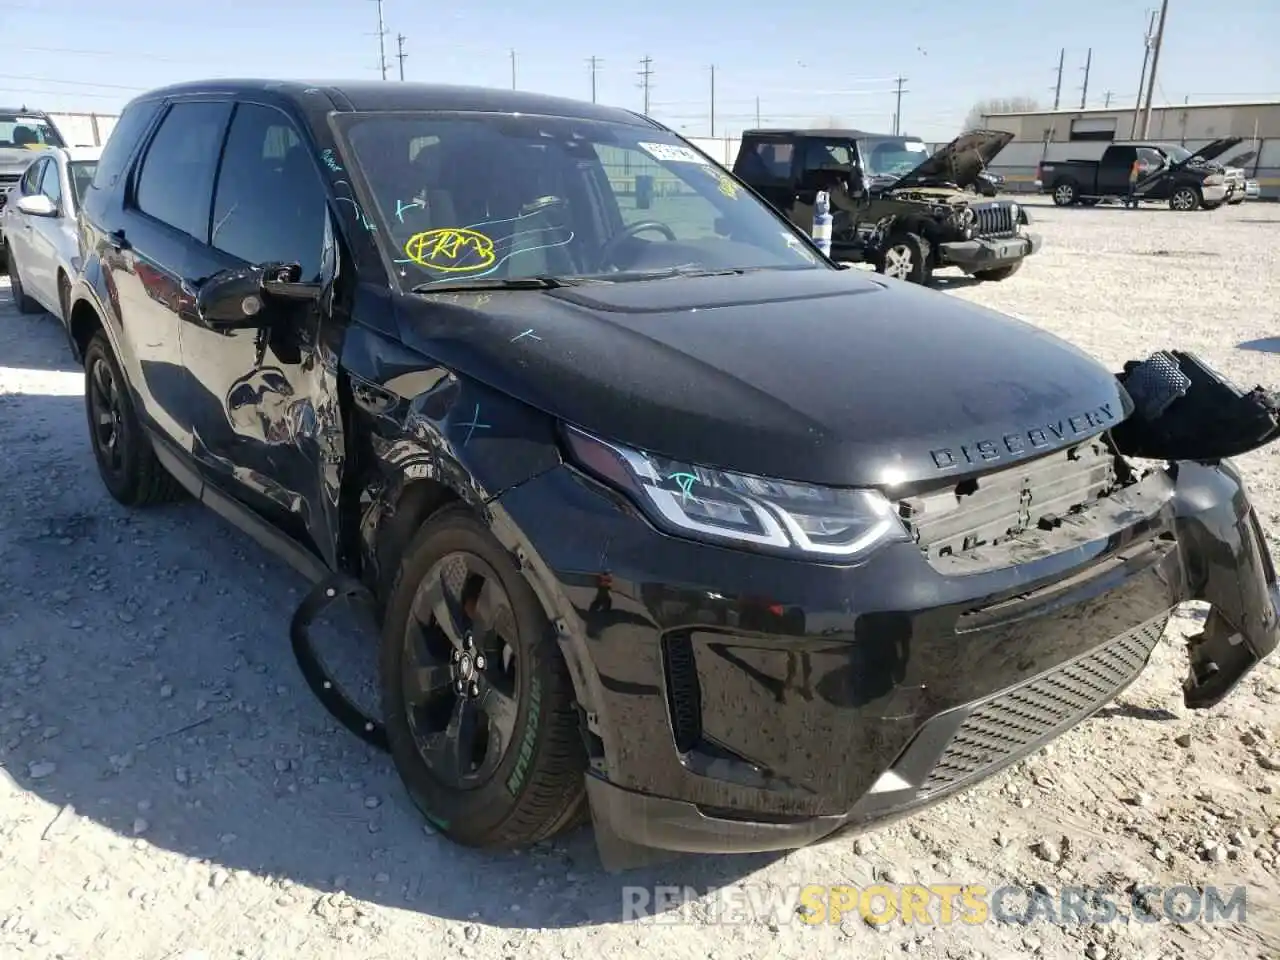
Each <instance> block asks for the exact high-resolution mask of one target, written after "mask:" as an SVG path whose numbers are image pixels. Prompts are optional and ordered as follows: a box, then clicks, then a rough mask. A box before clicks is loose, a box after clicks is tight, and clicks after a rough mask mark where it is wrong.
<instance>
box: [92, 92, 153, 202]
mask: <svg viewBox="0 0 1280 960" xmlns="http://www.w3.org/2000/svg"><path fill="white" fill-rule="evenodd" d="M159 109H160V104H158V103H156V102H155V101H144V102H141V103H132V104H130V105H129V106H127V107H125V109H124V113H122V114H120V119H119V120H117V121H116V125H115V126H114V127H113V128H112V129H111V133H110V135H109V136H108V137H107V143H106V145H105V146H104V147H103V148H102V155H101V156H100V157H99V158H98V169H97V171H96V172H95V173H94V176H93V189H95V190H104V189H110V188H111V187H114V186H115V185H116V181H117V180H119V179H120V174H121V173H123V172H124V168H125V165H126V164H127V163H128V162H129V158H130V157H131V156H133V150H134V147H136V146H137V145H138V140H139V139H140V138H141V137H142V135H143V134H144V133H146V131H147V128H148V127H149V126H151V119H152V117H154V116H155V115H156V111H157V110H159Z"/></svg>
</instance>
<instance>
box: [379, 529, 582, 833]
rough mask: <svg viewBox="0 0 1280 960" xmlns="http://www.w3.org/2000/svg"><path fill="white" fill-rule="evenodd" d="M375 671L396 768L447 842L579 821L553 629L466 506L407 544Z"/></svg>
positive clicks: (577, 751)
mask: <svg viewBox="0 0 1280 960" xmlns="http://www.w3.org/2000/svg"><path fill="white" fill-rule="evenodd" d="M446 597H447V598H448V599H445V598H446ZM379 674H380V683H381V689H382V706H383V711H382V712H383V717H384V722H385V723H386V729H387V739H388V742H389V745H390V748H391V756H392V758H393V760H394V761H395V765H396V769H397V771H398V772H399V774H400V777H401V779H402V781H403V782H404V784H405V787H406V788H407V790H408V793H409V796H410V798H411V799H412V801H413V803H414V804H415V805H416V806H417V807H418V809H419V810H420V811H421V812H422V814H423V815H424V816H425V817H426V818H427V820H429V821H430V822H431V823H433V824H434V825H435V826H436V827H437V828H438V829H439V830H440V831H441V832H442V833H444V835H445V836H447V837H449V839H451V840H453V841H454V842H456V843H459V844H462V845H464V846H470V847H507V848H511V847H523V846H527V845H529V844H532V843H536V842H538V841H539V840H544V839H547V838H548V837H551V836H554V835H556V834H558V833H561V832H563V831H564V830H565V829H567V828H568V827H570V826H572V825H574V824H575V823H577V822H578V821H579V820H580V818H581V815H582V814H583V813H584V811H585V807H586V791H585V783H584V774H585V772H586V769H587V760H586V751H585V749H584V747H583V743H582V734H581V731H580V724H579V717H578V711H577V708H576V706H575V700H574V691H573V683H572V681H571V679H570V677H569V670H568V667H567V665H566V664H565V662H564V658H563V656H562V655H561V652H560V649H559V646H558V644H557V641H556V633H555V628H554V627H553V626H552V624H551V623H550V622H549V621H548V620H547V617H546V615H545V614H544V613H543V610H542V606H541V605H540V604H539V602H538V599H537V597H536V596H535V595H534V593H533V590H532V589H531V588H530V586H529V584H528V583H527V582H526V581H525V579H524V576H523V574H521V572H520V571H519V569H517V567H516V565H515V564H514V562H513V561H512V560H511V557H510V554H509V553H508V551H507V550H506V549H505V548H503V546H502V545H501V544H500V543H499V542H498V541H497V539H495V538H494V536H493V535H492V534H491V533H490V532H489V531H488V529H487V528H486V527H485V526H484V524H483V523H481V522H480V521H479V520H478V519H477V518H476V517H475V516H474V515H473V514H472V513H471V512H470V510H469V509H467V508H465V507H461V506H453V507H447V508H445V509H444V510H442V511H440V512H439V513H437V514H435V515H434V516H433V517H431V518H430V519H429V520H428V521H427V522H426V523H425V524H424V525H423V526H422V528H421V529H419V531H418V533H417V535H416V536H415V537H414V538H413V540H412V542H411V543H410V544H409V546H408V547H407V548H406V550H405V552H404V556H403V558H402V559H401V561H400V565H399V570H398V571H397V574H396V579H395V583H394V584H393V586H392V588H391V593H390V596H389V597H388V600H387V606H386V614H385V617H384V622H383V636H382V651H381V656H380V671H379ZM459 682H462V683H463V687H462V688H459V686H458V684H459ZM472 682H474V683H475V684H476V686H475V688H474V689H473V688H472V687H471V686H470V684H471V683H472ZM468 716H469V717H470V720H465V719H464V718H465V717H468ZM468 728H469V729H471V730H472V731H473V734H472V736H471V737H469V738H464V737H463V735H462V733H461V730H462V729H468ZM466 742H469V743H470V748H469V749H468V748H466V746H465V745H464V744H465V743H466ZM491 751H492V753H491Z"/></svg>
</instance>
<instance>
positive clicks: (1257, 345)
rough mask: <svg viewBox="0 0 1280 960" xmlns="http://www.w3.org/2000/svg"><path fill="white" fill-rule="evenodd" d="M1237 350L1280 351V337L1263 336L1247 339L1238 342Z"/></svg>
mask: <svg viewBox="0 0 1280 960" xmlns="http://www.w3.org/2000/svg"><path fill="white" fill-rule="evenodd" d="M1236 349H1237V350H1252V351H1255V352H1257V353H1280V337H1262V338H1261V339H1258V340H1245V341H1243V342H1242V343H1237V344H1236Z"/></svg>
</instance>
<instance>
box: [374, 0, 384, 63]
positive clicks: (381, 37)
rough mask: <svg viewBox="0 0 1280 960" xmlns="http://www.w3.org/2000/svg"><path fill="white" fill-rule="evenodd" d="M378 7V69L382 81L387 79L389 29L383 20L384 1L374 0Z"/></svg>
mask: <svg viewBox="0 0 1280 960" xmlns="http://www.w3.org/2000/svg"><path fill="white" fill-rule="evenodd" d="M373 2H374V3H376V4H377V5H378V68H379V69H380V70H381V71H382V79H383V80H385V79H387V43H386V40H387V27H386V24H385V23H383V20H382V0H373Z"/></svg>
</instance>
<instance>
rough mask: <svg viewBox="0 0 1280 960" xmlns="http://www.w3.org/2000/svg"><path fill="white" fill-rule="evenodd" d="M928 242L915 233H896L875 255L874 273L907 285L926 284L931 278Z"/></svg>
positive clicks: (931, 252)
mask: <svg viewBox="0 0 1280 960" xmlns="http://www.w3.org/2000/svg"><path fill="white" fill-rule="evenodd" d="M932 256H933V250H932V248H931V247H930V245H929V241H928V240H926V239H924V238H923V237H921V236H920V235H919V234H916V233H910V232H906V233H898V234H894V235H893V236H891V237H890V238H889V242H888V243H886V244H885V246H884V249H883V250H882V251H880V253H878V254H877V255H876V272H877V273H883V274H884V275H885V276H886V277H893V278H894V279H896V280H905V281H907V282H908V283H919V284H926V283H928V282H929V280H930V279H931V278H932V277H933V265H932V263H931V262H930V261H931V257H932Z"/></svg>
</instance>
